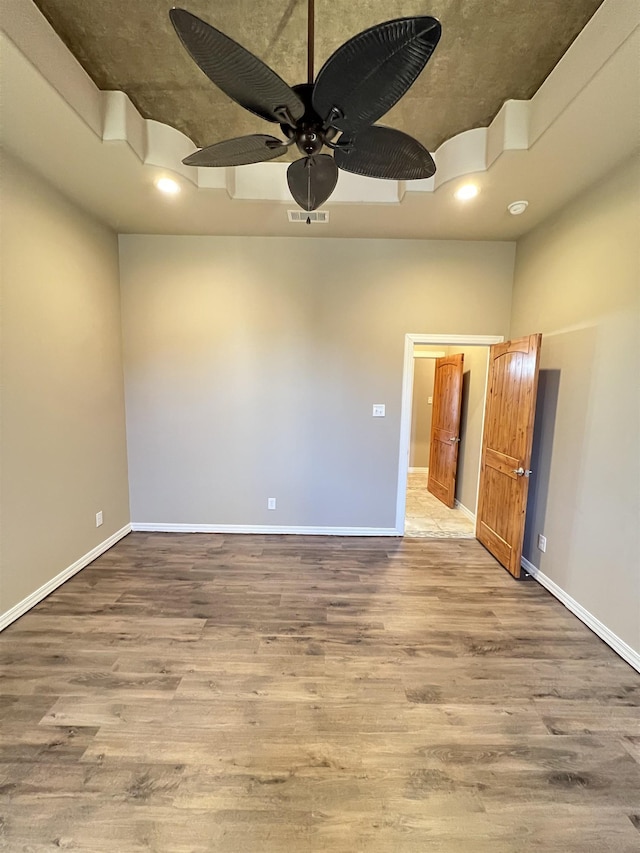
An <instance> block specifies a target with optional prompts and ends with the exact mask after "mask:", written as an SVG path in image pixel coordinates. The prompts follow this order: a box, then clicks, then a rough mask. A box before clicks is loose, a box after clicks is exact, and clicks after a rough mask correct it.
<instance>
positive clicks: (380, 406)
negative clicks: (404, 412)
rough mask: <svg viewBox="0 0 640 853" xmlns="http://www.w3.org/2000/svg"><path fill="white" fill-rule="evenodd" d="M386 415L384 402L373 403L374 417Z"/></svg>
mask: <svg viewBox="0 0 640 853" xmlns="http://www.w3.org/2000/svg"><path fill="white" fill-rule="evenodd" d="M384 416H385V404H384V403H374V404H373V417H374V418H384Z"/></svg>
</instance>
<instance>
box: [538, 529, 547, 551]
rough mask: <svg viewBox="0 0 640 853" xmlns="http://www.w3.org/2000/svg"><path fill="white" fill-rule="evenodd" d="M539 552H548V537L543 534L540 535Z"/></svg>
mask: <svg viewBox="0 0 640 853" xmlns="http://www.w3.org/2000/svg"><path fill="white" fill-rule="evenodd" d="M538 550H539V551H543V552H544V551H546V550H547V537H546V536H543V535H542V533H538Z"/></svg>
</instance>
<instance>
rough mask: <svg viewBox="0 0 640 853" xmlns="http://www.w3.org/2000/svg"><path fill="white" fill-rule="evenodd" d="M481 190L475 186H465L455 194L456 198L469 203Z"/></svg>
mask: <svg viewBox="0 0 640 853" xmlns="http://www.w3.org/2000/svg"><path fill="white" fill-rule="evenodd" d="M479 192H480V190H479V189H478V187H477V186H476V185H475V184H463V185H462V186H461V187H460V188H459V189H457V190H456V192H455V197H456V198H457V199H458V200H459V201H469V199H472V198H475V197H476V196H477V195H478V193H479Z"/></svg>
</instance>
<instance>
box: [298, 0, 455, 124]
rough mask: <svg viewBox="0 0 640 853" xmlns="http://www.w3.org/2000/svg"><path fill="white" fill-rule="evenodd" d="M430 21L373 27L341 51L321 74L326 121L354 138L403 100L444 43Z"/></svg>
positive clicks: (318, 89) (316, 97) (316, 103)
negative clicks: (438, 47)
mask: <svg viewBox="0 0 640 853" xmlns="http://www.w3.org/2000/svg"><path fill="white" fill-rule="evenodd" d="M440 33H441V27H440V23H439V21H437V20H436V19H435V18H432V17H430V16H426V15H425V16H421V17H415V18H398V19H396V20H393V21H386V22H385V23H383V24H378V25H377V26H375V27H371V28H370V29H368V30H365V31H364V32H362V33H359V34H358V35H357V36H354V37H353V38H352V39H349V41H348V42H346V43H345V44H343V45H342V47H339V48H338V49H337V50H336V52H335V53H334V54H332V56H330V57H329V59H327V61H326V62H325V64H324V65H323V66H322V68H321V69H320V73H319V74H318V78H317V80H316V84H315V88H314V90H313V107H314V109H315V111H316V112H317V113H318V115H319V116H320V117H321V118H322V119H323V121H324V122H325V123H326V124H328V125H331V126H332V127H337V128H338V129H339V130H342V131H344V132H345V133H348V134H349V135H355V134H356V133H357V132H358V131H359V130H361V129H362V128H364V127H368V126H369V125H371V124H373V123H374V122H375V121H377V120H378V119H379V118H380V117H381V116H383V115H384V114H385V113H386V112H387V111H388V110H390V109H391V107H392V106H393V105H394V104H395V103H396V101H399V100H400V98H401V97H402V96H403V95H404V94H405V92H406V91H407V90H408V89H409V87H410V86H411V85H412V84H413V82H414V81H415V79H416V78H417V76H418V75H419V74H420V72H421V71H422V69H423V68H424V66H425V65H426V63H427V61H428V59H429V57H430V56H431V54H432V53H433V51H434V49H435V47H436V45H437V44H438V40H439V39H440Z"/></svg>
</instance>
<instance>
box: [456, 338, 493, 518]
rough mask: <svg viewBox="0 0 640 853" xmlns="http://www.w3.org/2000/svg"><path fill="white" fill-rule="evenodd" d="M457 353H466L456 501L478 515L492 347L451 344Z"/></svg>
mask: <svg viewBox="0 0 640 853" xmlns="http://www.w3.org/2000/svg"><path fill="white" fill-rule="evenodd" d="M456 353H462V354H463V355H464V372H463V378H462V411H461V413H460V449H459V453H458V474H457V477H456V500H458V501H460V503H461V504H462V505H463V506H465V507H466V508H467V509H468V510H470V511H471V512H472V513H474V515H475V512H476V508H477V501H478V476H479V473H480V451H481V450H482V423H483V418H484V402H485V390H486V387H487V364H488V361H489V348H488V347H479V346H472V347H449V355H455V354H456Z"/></svg>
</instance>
